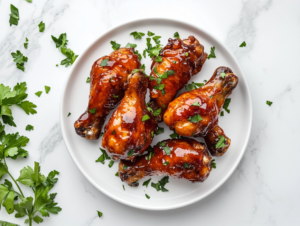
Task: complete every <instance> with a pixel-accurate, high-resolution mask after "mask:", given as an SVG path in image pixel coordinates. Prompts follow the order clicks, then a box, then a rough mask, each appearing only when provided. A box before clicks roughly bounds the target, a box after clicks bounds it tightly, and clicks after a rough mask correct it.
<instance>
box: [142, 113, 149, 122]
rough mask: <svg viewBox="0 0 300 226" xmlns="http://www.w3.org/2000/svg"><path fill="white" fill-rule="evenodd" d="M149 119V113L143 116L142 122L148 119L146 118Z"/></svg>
mask: <svg viewBox="0 0 300 226" xmlns="http://www.w3.org/2000/svg"><path fill="white" fill-rule="evenodd" d="M148 119H150V116H149V115H147V114H146V115H144V116H143V117H142V122H144V121H146V120H148Z"/></svg>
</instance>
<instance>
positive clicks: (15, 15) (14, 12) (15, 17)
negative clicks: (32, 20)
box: [9, 4, 20, 26]
mask: <svg viewBox="0 0 300 226" xmlns="http://www.w3.org/2000/svg"><path fill="white" fill-rule="evenodd" d="M10 12H11V14H9V16H10V17H9V25H10V26H11V25H12V24H13V25H16V26H17V25H18V22H19V19H20V16H19V10H18V8H17V7H15V6H14V5H13V4H10Z"/></svg>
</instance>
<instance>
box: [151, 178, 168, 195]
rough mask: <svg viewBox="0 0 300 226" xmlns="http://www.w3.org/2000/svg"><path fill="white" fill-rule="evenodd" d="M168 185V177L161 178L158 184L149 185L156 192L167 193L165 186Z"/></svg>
mask: <svg viewBox="0 0 300 226" xmlns="http://www.w3.org/2000/svg"><path fill="white" fill-rule="evenodd" d="M167 183H169V176H165V177H163V178H162V179H161V180H160V181H158V183H153V182H152V183H151V187H153V188H155V189H156V191H162V192H167V191H169V190H168V189H166V188H165V186H166V184H167Z"/></svg>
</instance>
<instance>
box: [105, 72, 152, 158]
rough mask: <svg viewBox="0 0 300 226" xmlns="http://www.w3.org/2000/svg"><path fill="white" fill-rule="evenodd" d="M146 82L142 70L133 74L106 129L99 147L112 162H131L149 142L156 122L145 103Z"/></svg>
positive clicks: (146, 79) (146, 78)
mask: <svg viewBox="0 0 300 226" xmlns="http://www.w3.org/2000/svg"><path fill="white" fill-rule="evenodd" d="M148 81H149V78H148V77H146V76H145V75H144V73H143V71H142V70H134V71H133V73H132V74H131V75H130V76H129V77H128V85H127V90H126V92H125V96H124V98H123V99H122V101H121V103H120V105H119V106H118V108H117V109H116V110H115V112H114V113H113V115H112V117H111V118H110V120H109V122H108V123H107V124H106V126H105V133H104V136H103V139H102V147H104V148H105V149H106V150H107V151H108V154H109V155H111V157H112V159H114V160H117V159H126V160H133V159H134V158H135V157H136V156H137V155H139V154H143V153H144V152H145V151H146V149H147V148H148V147H149V146H150V144H151V142H152V136H153V134H154V131H155V129H156V127H157V123H156V121H155V119H154V117H153V116H152V114H151V113H150V112H149V111H148V110H147V106H146V103H145V96H146V93H147V88H148Z"/></svg>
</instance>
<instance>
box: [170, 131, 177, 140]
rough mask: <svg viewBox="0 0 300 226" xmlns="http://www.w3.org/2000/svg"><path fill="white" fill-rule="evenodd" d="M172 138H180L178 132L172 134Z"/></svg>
mask: <svg viewBox="0 0 300 226" xmlns="http://www.w3.org/2000/svg"><path fill="white" fill-rule="evenodd" d="M170 137H171V138H172V139H174V138H179V135H178V134H177V133H176V131H175V130H174V133H172V134H170Z"/></svg>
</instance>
